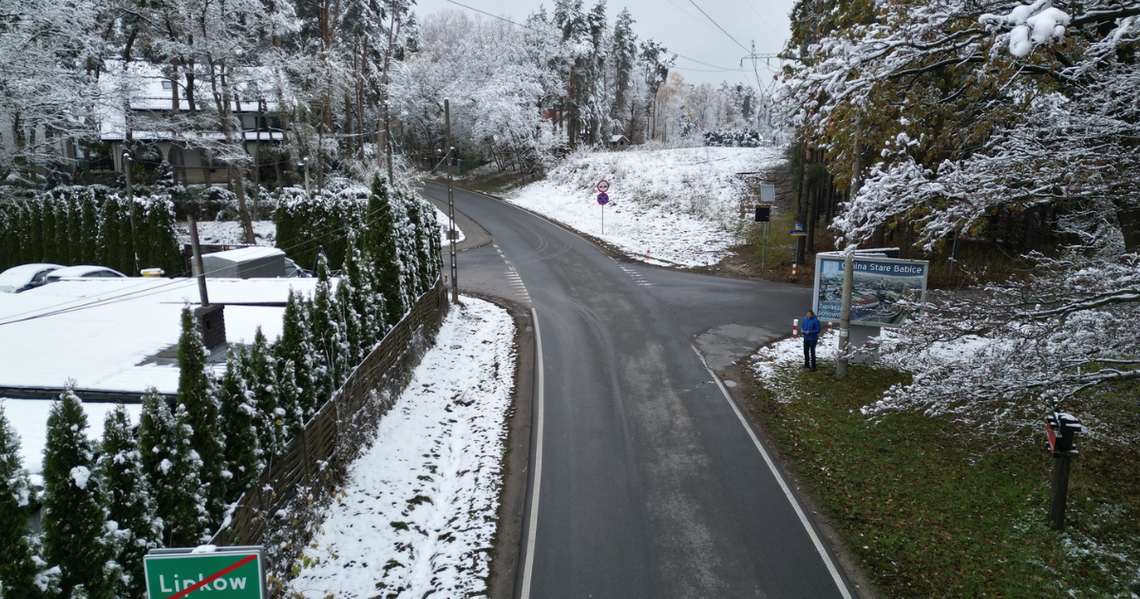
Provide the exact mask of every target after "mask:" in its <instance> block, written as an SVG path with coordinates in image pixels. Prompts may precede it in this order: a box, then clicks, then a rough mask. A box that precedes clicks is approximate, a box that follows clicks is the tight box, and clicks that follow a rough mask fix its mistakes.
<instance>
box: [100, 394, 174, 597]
mask: <svg viewBox="0 0 1140 599" xmlns="http://www.w3.org/2000/svg"><path fill="white" fill-rule="evenodd" d="M97 474H98V476H99V478H100V479H101V480H102V482H103V487H104V491H105V493H106V502H107V503H106V505H107V519H108V523H110V522H114V525H113V528H114V530H113V533H112V535H113V539H114V542H115V543H114V545H115V551H116V557H115V561H116V562H118V564H119V565H120V566H121V567H122V575H121V576H120V577H119V578H118V579H117V580H116V581H114V582H115V587H116V588H115V596H116V597H121V598H135V599H141V598H142V597H145V596H146V579H145V577H144V576H143V556H144V555H145V554H146V552H147V550H149V549H151V548H153V547H157V546H158V545H159V542H160V539H161V536H162V522H161V521H159V520H158V519H157V517H156V516H155V513H154V505H153V503H152V501H151V489H150V485H149V484H148V482H147V477H146V474H145V473H144V472H143V462H142V454H140V453H139V446H138V441H137V440H136V439H135V434H134V430H133V427H132V425H131V418H130V415H129V414H128V413H127V409H126V407H124V406H123V404H121V403H120V404H118V405H116V406H115V409H114V410H112V411H111V412H108V413H107V417H106V418H105V419H104V420H103V444H102V452H101V453H100V455H99V459H98V461H97Z"/></svg>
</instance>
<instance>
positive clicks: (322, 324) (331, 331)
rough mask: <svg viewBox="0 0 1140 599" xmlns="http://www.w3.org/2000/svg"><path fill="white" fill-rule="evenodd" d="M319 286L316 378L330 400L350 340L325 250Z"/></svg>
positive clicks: (314, 318) (314, 311)
mask: <svg viewBox="0 0 1140 599" xmlns="http://www.w3.org/2000/svg"><path fill="white" fill-rule="evenodd" d="M315 274H316V276H317V287H316V289H315V290H314V291H313V302H312V307H311V311H310V314H311V317H310V318H311V322H310V324H311V326H312V330H313V347H314V348H315V349H316V353H315V354H314V358H315V359H314V363H315V367H314V368H313V375H314V376H313V380H314V383H315V387H316V393H317V398H318V400H319V401H322V402H324V401H328V400H329V398H331V397H332V394H333V392H334V391H336V389H337V388H338V387H340V383H341V381H342V380H343V377H344V374H345V366H346V362H347V357H348V356H347V342H346V340H345V337H344V322H343V321H342V320H341V318H340V316H341V315H340V309H339V306H337V303H336V296H334V295H333V291H332V287H331V281H330V277H329V265H328V259H327V258H325V255H324V254H321V255H320V256H318V257H317V272H316V273H315Z"/></svg>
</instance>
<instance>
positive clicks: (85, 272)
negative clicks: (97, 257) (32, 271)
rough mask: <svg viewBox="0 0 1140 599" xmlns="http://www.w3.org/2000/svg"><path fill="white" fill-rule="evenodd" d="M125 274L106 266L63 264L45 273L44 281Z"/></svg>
mask: <svg viewBox="0 0 1140 599" xmlns="http://www.w3.org/2000/svg"><path fill="white" fill-rule="evenodd" d="M126 276H127V275H125V274H123V273H121V272H119V271H117V270H115V269H113V268H107V267H106V266H95V265H93V264H80V265H78V266H64V267H63V268H57V269H55V270H53V271H51V272H49V273H47V278H46V279H45V281H44V282H45V283H55V282H56V281H60V280H63V279H118V278H125V277H126Z"/></svg>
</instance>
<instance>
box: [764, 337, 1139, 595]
mask: <svg viewBox="0 0 1140 599" xmlns="http://www.w3.org/2000/svg"><path fill="white" fill-rule="evenodd" d="M955 347H957V348H959V349H962V347H960V346H957V345H952V346H950V347H945V348H935V349H933V350H932V352H934V353H939V352H941V353H942V354H944V355H947V356H951V354H952V352H950V351H949V350H950V349H953V348H955ZM966 347H967V348H968V344H967V345H966ZM834 348H835V338H834V336H831V339H826V338H825V339H824V340H821V341H820V346H819V348H818V350H819V351H818V352H817V355H818V357H819V370H818V371H817V372H809V371H805V370H804V369H803V357H802V341H801V340H798V339H796V340H792V339H787V340H783V341H780V342H777V343H775V344H773V345H771V346H769V347H767V348H764V349H762V350H761V351H759V352H757V353H756V354H754V355H753V357H752V359H751V361H750V363H749V365H750V368H751V372H752V374H753V381H754V382H755V383H756V391H755V393H754V394H753V395H752V396H751V397H749V398H748V399H747V400H746V402H745V403H746V404H747V405H748V407H749V408H750V412H751V413H752V414H753V415H754V416H755V417H756V418H757V420H758V421H759V422H761V423H762V425H763V427H764V428H765V429H766V430H767V431H768V432H769V433H770V434H771V437H772V438H773V439H774V441H775V442H776V445H777V446H778V447H779V449H780V452H781V453H782V454H783V456H784V457H785V458H787V460H788V463H789V464H790V465H791V470H792V471H794V472H795V475H796V477H797V478H798V480H799V481H800V482H801V483H802V484H803V488H804V490H805V491H806V492H807V493H808V494H809V495H810V496H811V497H812V498H813V499H814V500H815V501H816V503H818V504H819V506H820V507H821V509H822V512H823V513H824V514H826V516H827V517H828V519H829V521H830V525H831V526H832V527H833V528H834V529H835V530H836V531H837V532H838V534H839V535H840V537H841V538H842V539H843V541H844V543H845V545H846V546H847V548H848V549H849V550H850V552H851V553H852V554H854V557H855V559H856V560H857V562H858V563H859V565H860V566H861V568H862V570H863V571H864V572H865V573H866V574H867V575H868V577H869V578H870V579H871V582H872V583H873V586H875V587H877V589H876V590H877V591H878V592H879V594H880V595H881V596H883V597H984V596H991V597H1039V596H1048V595H1058V596H1067V597H1080V598H1090V599H1091V598H1094V597H1096V598H1100V597H1129V598H1134V597H1136V596H1138V595H1140V569H1138V568H1137V564H1140V545H1138V544H1137V542H1136V539H1138V538H1140V500H1138V498H1140V476H1137V472H1138V471H1140V468H1138V467H1140V460H1138V459H1137V456H1136V452H1135V449H1134V447H1129V446H1121V445H1117V444H1109V443H1106V442H1105V439H1101V438H1097V437H1096V436H1094V435H1086V436H1084V437H1083V438H1082V439H1081V440H1079V441H1078V444H1079V446H1080V452H1081V458H1080V460H1078V461H1077V462H1075V463H1074V465H1073V470H1072V479H1071V481H1070V490H1069V501H1068V523H1069V527H1068V528H1067V529H1066V530H1065V531H1064V532H1057V531H1055V530H1052V529H1050V528H1049V526H1048V524H1047V522H1046V519H1047V514H1048V503H1049V493H1050V484H1049V481H1050V468H1051V465H1052V464H1051V462H1052V460H1051V458H1050V457H1049V455H1048V453H1047V452H1046V451H1044V450H1043V449H1042V445H1043V442H1044V435H1043V434H1042V430H1041V428H1039V427H1034V428H1033V429H1031V430H1029V429H1023V428H1016V427H1007V428H1002V429H994V428H988V427H986V428H979V427H976V426H970V425H968V424H965V423H964V422H963V421H962V420H961V419H960V418H956V417H955V415H954V414H940V415H930V414H929V413H928V412H926V411H923V410H921V409H896V410H888V411H874V412H873V413H870V412H864V408H865V407H866V406H870V405H875V404H876V403H877V402H878V401H879V400H880V399H881V398H883V396H884V393H885V392H886V391H887V390H889V389H892V388H896V389H898V388H904V387H905V385H906V384H908V383H909V382H910V375H908V374H907V373H905V372H901V371H899V370H898V369H896V368H890V367H886V366H880V367H870V366H857V365H853V366H851V367H850V369H849V371H848V376H847V378H845V379H842V380H836V379H834V378H832V377H831V376H828V374H827V371H830V370H832V369H833V368H834V359H835V358H834V356H835V349H834ZM825 352H826V353H825ZM968 364H969V362H964V363H963V367H968ZM895 366H897V364H895ZM896 386H898V387H896ZM1122 391H1123V390H1122ZM1125 397H1131V396H1130V395H1126V394H1124V393H1123V392H1122V401H1121V405H1122V406H1123V405H1124V398H1125ZM1128 413H1130V414H1133V416H1132V417H1133V418H1134V414H1135V408H1131V409H1130V411H1129V412H1128ZM868 414H873V415H868ZM1118 416H1119V417H1126V416H1125V414H1124V413H1123V408H1122V413H1121V414H1118Z"/></svg>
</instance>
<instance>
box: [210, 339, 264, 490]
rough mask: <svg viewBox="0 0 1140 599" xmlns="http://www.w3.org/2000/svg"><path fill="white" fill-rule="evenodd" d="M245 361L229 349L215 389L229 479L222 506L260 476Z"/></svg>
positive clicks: (257, 446) (255, 409)
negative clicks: (219, 405)
mask: <svg viewBox="0 0 1140 599" xmlns="http://www.w3.org/2000/svg"><path fill="white" fill-rule="evenodd" d="M244 363H245V358H244V352H243V351H242V350H240V349H239V350H235V349H231V350H230V352H229V354H228V355H227V357H226V374H225V376H223V377H222V387H221V389H220V390H219V400H220V402H221V420H222V432H223V433H224V434H225V436H226V447H225V460H226V471H227V472H229V480H228V481H227V484H226V503H227V504H230V503H233V502H234V501H237V500H238V499H240V498H241V496H242V494H243V493H245V491H246V490H248V489H249V488H250V486H251V485H253V483H254V481H256V480H257V477H258V475H260V473H261V469H262V462H261V461H260V460H259V459H258V455H259V453H260V451H261V449H260V447H259V444H258V440H257V429H256V426H255V421H256V419H257V408H256V406H255V405H254V402H253V397H252V395H251V394H250V392H249V388H248V387H246V384H245V377H244V376H243V375H244V374H245V365H244Z"/></svg>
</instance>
